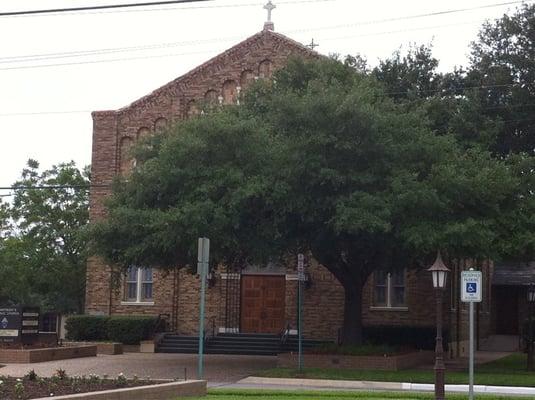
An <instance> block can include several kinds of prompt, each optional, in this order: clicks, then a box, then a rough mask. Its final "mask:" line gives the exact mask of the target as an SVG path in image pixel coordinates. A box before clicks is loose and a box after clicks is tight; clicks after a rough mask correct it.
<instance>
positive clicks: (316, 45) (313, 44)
mask: <svg viewBox="0 0 535 400" xmlns="http://www.w3.org/2000/svg"><path fill="white" fill-rule="evenodd" d="M307 46H308V47H310V48H311V49H312V50H314V48H316V47H318V46H319V44H318V43H314V38H312V41H311V42H310V44H309V45H307Z"/></svg>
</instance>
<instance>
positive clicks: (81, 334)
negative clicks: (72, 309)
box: [65, 315, 109, 341]
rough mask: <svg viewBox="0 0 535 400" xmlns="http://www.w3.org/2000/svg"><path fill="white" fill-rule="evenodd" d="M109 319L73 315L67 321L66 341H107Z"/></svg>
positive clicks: (105, 317)
mask: <svg viewBox="0 0 535 400" xmlns="http://www.w3.org/2000/svg"><path fill="white" fill-rule="evenodd" d="M108 321H109V317H107V316H100V315H73V316H71V317H69V318H68V319H67V322H66V324H65V329H66V330H67V339H69V340H77V341H83V340H86V341H102V340H107V339H108V329H107V324H108Z"/></svg>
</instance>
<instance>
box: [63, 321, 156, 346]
mask: <svg viewBox="0 0 535 400" xmlns="http://www.w3.org/2000/svg"><path fill="white" fill-rule="evenodd" d="M156 321H157V317H151V316H138V315H128V316H111V317H110V316H96V315H77V316H73V317H70V318H69V319H68V320H67V324H66V329H67V339H69V340H78V341H112V342H120V343H124V344H138V343H139V342H140V341H141V340H145V339H149V338H150V336H151V335H152V333H153V329H154V327H155V324H156Z"/></svg>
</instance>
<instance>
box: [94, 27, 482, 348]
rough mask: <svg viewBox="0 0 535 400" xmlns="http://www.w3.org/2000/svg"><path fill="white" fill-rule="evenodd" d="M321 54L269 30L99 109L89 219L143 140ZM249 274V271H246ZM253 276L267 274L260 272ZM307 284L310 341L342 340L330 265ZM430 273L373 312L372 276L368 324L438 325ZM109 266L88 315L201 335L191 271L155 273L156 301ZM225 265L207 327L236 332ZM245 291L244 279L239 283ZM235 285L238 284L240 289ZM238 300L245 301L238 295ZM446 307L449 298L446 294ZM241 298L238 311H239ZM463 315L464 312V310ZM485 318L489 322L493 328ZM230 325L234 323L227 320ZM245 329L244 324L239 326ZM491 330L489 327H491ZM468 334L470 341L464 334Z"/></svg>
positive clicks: (292, 318)
mask: <svg viewBox="0 0 535 400" xmlns="http://www.w3.org/2000/svg"><path fill="white" fill-rule="evenodd" d="M292 55H293V56H302V57H307V58H316V57H318V55H317V53H315V52H313V51H311V50H309V49H308V48H306V47H305V46H302V45H301V44H299V43H297V42H294V41H293V40H291V39H288V38H286V37H284V36H282V35H280V34H277V33H274V32H272V31H271V30H269V29H264V30H263V31H262V32H259V33H257V34H256V35H254V36H252V37H250V38H249V39H246V40H245V41H243V42H241V43H239V44H238V45H236V46H234V47H232V48H231V49H229V50H227V51H225V52H223V53H222V54H220V55H218V56H216V57H215V58H213V59H211V60H209V61H208V62H206V63H204V64H202V65H201V66H199V67H197V68H195V69H194V70H192V71H190V72H188V73H187V74H185V75H183V76H182V77H179V78H177V79H176V80H174V81H172V82H170V83H168V84H166V85H164V86H163V87H161V88H159V89H157V90H155V91H154V92H152V93H150V94H149V95H147V96H145V97H143V98H141V99H139V100H137V101H135V102H133V103H132V104H130V105H129V106H127V107H124V108H122V109H119V110H116V111H115V110H114V111H97V112H94V113H93V114H92V115H93V152H92V171H91V172H92V183H91V185H92V187H91V196H90V207H91V208H90V219H91V221H96V220H98V219H100V218H105V210H104V206H103V200H104V199H105V198H106V196H107V195H108V194H109V193H110V184H111V183H112V181H113V178H114V177H115V176H116V175H118V174H122V173H127V172H128V171H129V170H130V168H131V167H132V160H131V159H130V156H129V149H130V147H131V146H132V144H133V143H134V142H135V141H136V140H137V139H139V138H140V137H143V136H145V135H149V134H153V133H157V131H158V130H159V129H160V128H162V127H164V126H165V125H166V124H168V123H171V122H173V121H178V120H182V119H185V118H188V117H189V116H191V115H193V114H197V113H198V112H199V110H200V108H201V105H202V104H205V103H206V102H219V103H222V104H227V103H233V102H235V101H236V98H237V96H239V92H240V90H243V89H244V88H246V87H247V85H248V84H249V83H250V82H251V81H252V80H254V79H263V78H268V77H269V76H270V75H271V74H272V72H273V71H274V70H276V69H278V68H281V67H282V66H283V65H284V64H285V63H286V61H287V59H288V57H290V56H292ZM272 272H273V274H275V275H284V276H285V277H286V296H285V320H286V323H287V324H289V325H290V326H291V327H292V328H295V326H296V323H295V322H296V320H297V305H296V304H297V280H296V271H295V269H294V268H288V269H286V270H282V271H281V270H276V271H272ZM244 273H248V272H247V271H244ZM250 273H264V274H266V273H269V271H268V272H266V271H256V272H254V271H253V272H250ZM308 273H309V277H310V280H309V285H307V286H309V287H308V288H307V289H305V291H304V297H303V302H304V308H305V313H304V334H305V335H306V336H307V337H310V338H322V339H336V338H337V335H338V330H339V328H340V327H341V325H342V320H343V305H344V293H343V290H342V287H341V286H340V284H339V283H338V282H337V281H336V279H335V278H334V276H333V275H332V274H331V273H330V272H329V271H328V270H327V269H325V268H324V267H322V266H320V265H318V264H317V263H315V262H311V264H310V266H309V268H308ZM428 275H429V273H427V272H407V274H406V291H405V299H406V306H405V307H401V308H380V307H374V305H373V302H372V299H373V279H370V281H369V282H368V283H367V285H366V287H365V292H364V303H363V322H364V324H365V325H411V326H434V323H435V322H434V321H435V314H434V310H435V308H434V303H433V302H430V301H429V299H433V292H432V288H431V281H430V277H429V276H428ZM111 276H112V275H111V269H110V267H109V266H107V265H105V263H104V262H103V261H102V260H101V259H99V258H96V257H93V258H90V260H89V262H88V265H87V280H86V312H87V313H89V314H153V315H157V314H166V315H168V316H169V322H170V324H171V327H172V328H173V329H174V330H176V331H177V332H178V333H181V334H194V333H196V332H197V331H198V315H199V310H198V307H199V305H198V303H199V287H200V284H199V279H198V278H197V277H196V276H195V275H192V274H190V273H188V272H187V271H184V270H176V271H171V272H162V271H155V273H154V284H153V298H154V301H153V304H133V303H125V302H123V301H122V299H123V298H124V295H123V288H119V289H112V285H111V280H112V279H111ZM239 278H240V276H239V274H238V275H236V274H227V273H225V270H224V269H223V268H221V269H219V270H218V271H216V272H215V274H214V278H213V280H212V283H213V284H212V285H210V287H209V288H208V290H207V297H206V321H205V325H206V327H207V329H208V330H210V329H211V327H212V326H213V327H214V328H216V329H220V328H224V329H237V328H239V326H224V325H225V322H224V319H223V318H222V316H223V315H227V314H228V307H229V300H228V299H229V296H227V287H228V282H227V280H228V279H239ZM237 285H238V286H237V287H239V282H238V283H237ZM235 286H236V285H235ZM238 297H239V296H238ZM446 297H447V298H448V299H445V304H447V305H449V304H450V303H451V301H450V300H449V296H446ZM239 301H240V299H239V298H238V299H237V300H236V301H235V302H234V303H233V305H232V307H234V308H237V309H239V307H240V304H239ZM457 310H459V313H460V308H459V307H458V308H457ZM445 312H446V314H445V315H447V316H448V317H449V325H450V327H457V326H459V329H458V331H459V332H460V331H462V332H464V328H463V326H464V324H465V319H466V318H465V317H464V316H462V318H458V317H452V312H450V309H449V308H448V307H447V306H445ZM487 320H488V318H486V319H485V322H484V324H483V325H485V324H486V325H485V326H487V325H490V323H489V322H488V321H487ZM227 324H228V321H227ZM233 324H234V325H239V320H236V321H235V322H233ZM485 329H487V328H485ZM463 337H464V336H463Z"/></svg>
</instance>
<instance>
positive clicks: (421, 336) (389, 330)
mask: <svg viewBox="0 0 535 400" xmlns="http://www.w3.org/2000/svg"><path fill="white" fill-rule="evenodd" d="M362 333H363V336H364V342H365V343H369V344H372V345H387V346H395V347H411V348H414V349H418V350H433V349H434V348H435V337H436V328H434V327H420V326H392V325H390V326H388V325H381V326H380V325H376V326H365V327H364V328H363V332H362ZM442 338H443V339H442V343H443V346H444V350H447V347H448V342H449V332H448V331H447V330H444V331H442Z"/></svg>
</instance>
